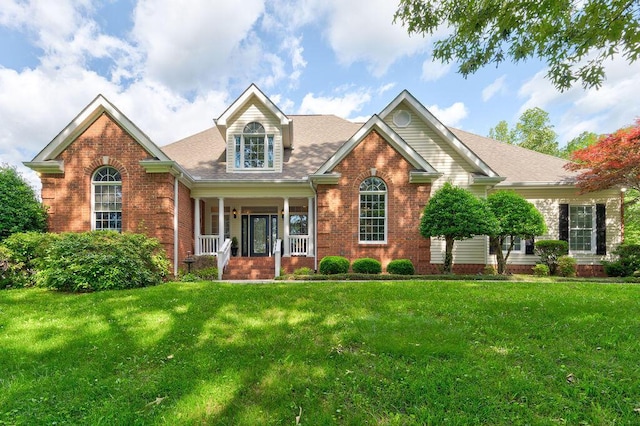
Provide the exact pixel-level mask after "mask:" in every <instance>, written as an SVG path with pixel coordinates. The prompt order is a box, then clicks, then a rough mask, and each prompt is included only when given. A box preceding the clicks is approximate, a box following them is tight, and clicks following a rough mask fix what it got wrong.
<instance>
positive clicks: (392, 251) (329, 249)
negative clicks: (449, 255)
mask: <svg viewBox="0 0 640 426" xmlns="http://www.w3.org/2000/svg"><path fill="white" fill-rule="evenodd" d="M372 168H375V175H376V176H377V177H379V178H381V179H382V180H383V181H384V182H385V183H386V185H387V227H388V229H387V242H386V243H385V244H362V243H360V242H359V234H358V223H359V218H358V216H359V202H360V196H359V195H360V184H361V183H362V181H363V180H364V179H366V178H367V177H369V176H371V175H372ZM413 169H414V167H413V166H412V165H411V164H410V163H409V162H408V161H407V160H406V159H405V158H404V157H403V156H402V155H401V154H400V153H398V152H397V151H396V150H395V149H394V148H393V147H392V146H391V145H389V143H388V142H387V141H385V139H384V138H383V137H382V136H381V135H380V134H379V133H377V132H375V131H372V132H370V133H369V134H368V135H367V136H366V137H365V138H364V139H363V140H362V141H361V142H360V143H359V144H358V145H357V146H356V147H355V148H354V149H353V150H352V151H351V152H350V153H349V154H348V155H347V156H346V157H345V158H344V159H343V160H342V161H341V162H340V164H338V165H337V166H336V167H335V168H334V170H333V172H336V173H340V174H341V177H340V181H339V183H338V185H318V189H317V194H318V243H317V244H318V246H317V249H318V259H322V258H323V257H324V256H331V255H338V256H344V257H346V258H347V259H349V260H350V261H353V260H354V259H358V258H362V257H371V258H374V259H378V260H380V261H381V262H382V266H383V269H384V268H385V267H386V265H387V264H388V263H389V262H390V261H391V260H393V259H410V260H411V261H412V262H413V264H414V266H415V268H416V272H417V273H423V274H424V273H428V272H429V271H430V268H429V263H430V254H429V247H430V242H429V240H428V239H426V238H423V237H422V236H421V235H420V232H419V230H418V229H419V224H420V212H422V209H423V208H424V206H425V204H426V203H427V201H428V200H429V195H430V193H431V185H430V184H413V183H409V172H410V171H411V170H413Z"/></svg>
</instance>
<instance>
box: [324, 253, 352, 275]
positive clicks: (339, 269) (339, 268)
mask: <svg viewBox="0 0 640 426" xmlns="http://www.w3.org/2000/svg"><path fill="white" fill-rule="evenodd" d="M349 265H350V264H349V260H348V259H347V258H346V257H342V256H325V257H323V258H322V260H321V261H320V265H319V266H318V269H319V272H320V274H323V275H333V274H346V273H347V272H349Z"/></svg>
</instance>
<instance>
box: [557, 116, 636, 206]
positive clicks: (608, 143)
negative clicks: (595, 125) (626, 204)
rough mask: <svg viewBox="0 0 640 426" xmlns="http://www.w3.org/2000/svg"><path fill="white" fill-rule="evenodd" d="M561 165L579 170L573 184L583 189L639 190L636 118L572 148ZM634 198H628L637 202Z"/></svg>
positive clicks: (584, 190) (590, 190)
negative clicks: (576, 148) (590, 143)
mask: <svg viewBox="0 0 640 426" xmlns="http://www.w3.org/2000/svg"><path fill="white" fill-rule="evenodd" d="M571 159H572V160H573V162H571V163H568V164H567V165H566V166H565V167H566V168H567V169H568V170H573V171H577V172H580V174H579V175H578V177H577V180H576V184H577V185H578V187H579V188H580V189H581V190H582V191H583V192H593V191H600V190H604V189H609V188H613V187H621V188H623V187H624V188H627V189H633V190H635V191H636V193H637V192H638V191H640V119H638V120H637V121H636V124H635V125H634V126H631V127H627V128H624V129H620V130H618V131H616V132H615V133H612V134H610V135H605V136H603V137H601V138H600V140H599V141H598V142H597V143H595V144H593V145H590V146H588V147H586V148H583V149H579V150H577V151H574V152H573V154H572V155H571ZM637 200H638V198H635V199H634V200H631V201H634V202H635V201H637Z"/></svg>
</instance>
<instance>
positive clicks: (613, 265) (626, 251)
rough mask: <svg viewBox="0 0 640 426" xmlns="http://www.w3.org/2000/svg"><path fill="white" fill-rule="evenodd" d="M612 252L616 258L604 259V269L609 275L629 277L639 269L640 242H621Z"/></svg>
mask: <svg viewBox="0 0 640 426" xmlns="http://www.w3.org/2000/svg"><path fill="white" fill-rule="evenodd" d="M613 254H615V255H617V256H618V260H615V261H613V262H608V261H604V262H602V264H603V265H604V270H605V272H606V273H607V275H608V276H610V277H630V276H632V275H634V274H635V273H636V272H637V271H640V244H621V245H620V246H618V247H617V248H616V249H615V250H614V251H613Z"/></svg>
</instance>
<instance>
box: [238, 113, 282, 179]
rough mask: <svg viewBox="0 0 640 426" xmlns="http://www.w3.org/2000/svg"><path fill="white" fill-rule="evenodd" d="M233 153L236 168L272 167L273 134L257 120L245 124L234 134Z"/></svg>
mask: <svg viewBox="0 0 640 426" xmlns="http://www.w3.org/2000/svg"><path fill="white" fill-rule="evenodd" d="M234 155H235V167H236V168H237V169H273V167H274V166H273V135H268V134H267V133H266V131H265V128H264V126H263V125H262V124H260V123H258V122H257V121H253V122H251V123H249V124H247V125H246V126H244V129H243V131H242V134H241V135H236V136H235V152H234Z"/></svg>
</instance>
